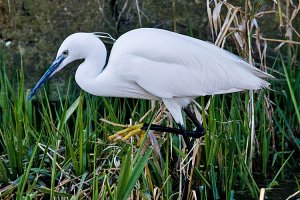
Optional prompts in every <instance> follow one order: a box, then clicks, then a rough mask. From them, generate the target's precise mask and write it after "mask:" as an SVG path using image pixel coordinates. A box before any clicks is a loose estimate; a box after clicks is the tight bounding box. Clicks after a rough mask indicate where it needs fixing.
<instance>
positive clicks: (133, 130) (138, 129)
mask: <svg viewBox="0 0 300 200" xmlns="http://www.w3.org/2000/svg"><path fill="white" fill-rule="evenodd" d="M142 127H143V124H142V123H141V124H137V125H133V126H130V127H128V128H126V129H124V130H121V131H118V132H117V133H116V134H114V135H111V136H109V137H108V140H109V141H116V140H120V139H121V140H122V141H123V142H124V141H126V140H128V139H129V138H130V137H131V136H134V135H137V134H138V133H141V140H140V141H139V143H138V145H140V143H141V141H143V139H144V137H145V131H144V130H142Z"/></svg>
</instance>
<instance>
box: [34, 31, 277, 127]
mask: <svg viewBox="0 0 300 200" xmlns="http://www.w3.org/2000/svg"><path fill="white" fill-rule="evenodd" d="M106 54H107V53H106V48H105V46H104V44H103V43H102V42H101V40H99V39H98V38H97V36H95V35H94V34H92V33H75V34H72V35H70V36H69V37H67V38H66V39H65V41H64V42H63V43H62V45H61V46H60V48H59V50H58V53H57V59H56V61H55V62H56V65H55V66H54V67H55V69H52V70H50V69H49V70H50V72H49V74H50V75H49V77H51V76H52V75H53V74H54V73H55V72H57V71H59V70H60V69H62V68H63V67H64V66H66V65H67V64H68V63H70V62H72V61H73V60H77V59H85V61H84V62H83V63H82V64H81V65H79V67H78V69H77V71H76V76H75V79H76V81H77V83H78V85H79V86H80V87H81V88H82V89H83V90H85V91H87V92H88V93H91V94H93V95H97V96H112V97H130V98H143V99H154V100H162V101H163V102H164V104H165V105H166V107H167V109H168V110H169V112H170V113H171V115H172V116H173V118H174V119H175V121H176V122H177V123H180V124H181V125H183V119H182V115H181V109H182V108H183V107H186V106H187V105H188V104H189V103H190V102H191V100H192V99H193V98H195V97H197V96H204V95H213V94H223V93H231V92H237V91H242V90H257V89H261V88H267V87H269V83H268V82H266V81H265V80H263V79H262V78H268V77H272V76H270V75H269V74H267V73H265V72H263V71H261V70H259V69H256V68H255V67H253V66H251V65H250V64H248V63H247V62H245V61H243V60H242V59H240V58H239V57H237V56H235V55H233V54H231V53H229V52H227V51H225V50H223V49H221V48H219V47H217V46H215V45H213V44H210V43H207V42H204V41H201V40H198V39H195V38H191V37H188V36H185V35H181V34H177V33H173V32H170V31H166V30H161V29H154V28H141V29H135V30H132V31H129V32H127V33H125V34H124V35H122V36H121V37H120V38H118V39H117V40H116V42H115V43H114V45H113V48H112V50H111V54H110V58H109V60H108V63H107V66H106V67H105V68H104V66H105V62H106ZM57 60H58V61H57ZM55 62H54V63H55ZM52 66H53V65H52ZM50 68H51V67H50ZM46 73H47V72H46ZM44 76H45V75H44ZM49 77H45V78H44V79H43V78H42V79H43V80H40V81H39V83H38V84H37V85H36V87H35V88H34V89H33V90H32V92H31V94H30V95H29V98H31V97H32V96H33V95H34V94H35V93H36V92H37V90H38V88H39V87H41V85H42V84H43V83H44V81H45V80H48V78H49Z"/></svg>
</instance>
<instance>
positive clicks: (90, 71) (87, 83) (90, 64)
mask: <svg viewBox="0 0 300 200" xmlns="http://www.w3.org/2000/svg"><path fill="white" fill-rule="evenodd" d="M105 61H106V50H105V52H103V51H102V52H101V53H99V52H98V53H97V54H90V55H89V56H87V57H86V58H85V60H84V62H83V63H81V65H79V66H78V68H77V71H76V74H75V79H76V82H77V84H78V85H79V86H80V87H81V88H82V89H83V90H85V91H87V92H89V93H91V94H94V92H93V90H94V88H95V87H97V86H96V85H95V80H96V78H97V77H98V75H99V74H100V73H101V72H102V70H103V68H104V66H105Z"/></svg>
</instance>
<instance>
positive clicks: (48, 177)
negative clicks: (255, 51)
mask: <svg viewBox="0 0 300 200" xmlns="http://www.w3.org/2000/svg"><path fill="white" fill-rule="evenodd" d="M280 64H282V65H281V66H284V69H285V74H286V75H287V74H289V75H290V76H289V78H287V79H286V81H282V82H280V84H274V87H273V90H275V91H271V90H262V91H258V92H256V93H254V107H255V110H254V114H255V124H256V127H255V131H256V138H255V141H256V143H255V150H254V156H253V157H251V156H250V152H249V151H250V150H251V147H250V145H251V142H250V140H251V135H250V128H249V111H248V102H249V98H250V97H249V93H248V92H243V93H235V94H228V95H218V96H214V97H210V98H208V97H205V98H204V97H203V98H199V99H197V102H198V105H201V106H202V107H205V106H206V103H207V102H208V100H209V101H210V106H209V108H208V109H207V110H206V112H207V114H204V112H201V111H200V110H199V109H197V112H199V113H202V117H203V124H204V126H205V128H206V130H207V133H206V135H205V137H204V138H203V139H202V142H201V143H200V142H198V143H197V144H199V146H198V152H197V154H195V155H197V156H196V157H194V158H195V167H194V175H193V179H192V187H191V189H192V190H194V191H195V194H197V196H198V199H211V198H214V199H233V198H238V195H241V194H242V195H244V194H247V195H249V196H251V197H253V198H257V197H258V195H259V189H260V188H261V187H265V188H269V189H272V188H274V189H273V190H272V193H273V192H276V187H278V186H276V185H279V186H280V184H281V182H284V180H285V179H286V178H289V177H290V176H291V172H293V171H296V170H297V168H298V167H299V158H297V156H296V154H297V153H296V152H298V153H299V145H300V142H299V137H297V134H296V133H295V132H294V130H295V129H296V128H299V123H298V121H297V120H298V116H297V112H293V109H295V108H297V107H296V106H298V105H297V103H298V102H300V101H299V100H300V99H299V95H298V94H297V93H296V90H295V89H294V88H295V87H298V86H296V85H295V84H298V83H299V75H297V74H299V73H298V72H297V73H295V72H291V71H289V70H292V68H291V67H289V66H288V64H287V63H286V62H285V61H284V60H283V59H282V58H280V59H279V60H277V61H276V63H275V65H277V66H278V65H280ZM6 68H7V66H6V62H5V59H4V57H2V58H1V70H0V81H1V88H0V89H1V96H0V114H1V116H0V120H1V125H0V148H1V152H2V153H1V157H0V158H1V159H0V172H1V173H0V174H1V176H0V188H1V192H0V195H1V198H5V199H7V198H8V199H9V198H14V197H16V198H17V199H22V198H26V199H37V198H40V197H44V198H46V199H48V198H51V199H54V198H60V199H82V198H84V197H85V196H86V195H88V196H90V197H91V198H92V199H98V198H100V199H127V198H133V199H134V198H136V197H137V196H139V197H141V198H144V199H151V197H155V198H158V196H160V197H162V198H163V199H170V198H178V197H179V195H180V194H179V192H180V188H182V187H183V184H184V183H183V181H184V176H182V175H180V174H182V173H183V172H184V170H187V167H185V168H183V169H181V168H182V165H183V164H185V163H186V161H185V162H183V163H182V164H180V163H181V162H182V160H183V159H184V158H185V157H186V152H185V151H184V150H182V148H181V147H182V144H180V140H179V138H178V137H177V136H176V135H171V134H163V136H162V137H159V138H157V142H158V144H159V151H155V150H153V148H152V145H151V144H150V143H149V141H144V144H143V145H141V146H140V147H139V146H137V140H136V139H132V140H130V141H128V142H127V143H121V142H120V143H117V144H114V143H111V142H109V141H108V140H107V137H108V135H110V134H112V133H114V132H115V131H117V130H120V129H121V128H120V127H116V126H113V125H110V124H107V123H103V122H102V121H100V119H101V118H104V119H106V120H109V121H112V122H115V123H121V124H126V123H128V119H129V117H130V118H132V120H133V121H139V119H140V118H141V117H142V116H143V115H144V114H145V113H146V112H147V111H148V110H149V109H151V106H150V103H149V102H148V101H145V100H131V99H118V98H103V97H94V96H91V95H88V94H86V93H84V92H81V93H80V94H79V95H74V94H76V92H75V93H74V91H73V90H74V89H69V90H68V94H67V95H66V96H67V99H65V100H60V101H59V102H56V103H55V105H54V106H53V103H51V102H49V101H48V99H47V96H46V94H45V92H44V91H43V90H42V91H41V92H40V93H39V95H38V98H37V99H36V100H33V101H26V100H25V96H26V90H25V88H24V73H23V70H22V67H21V68H20V69H21V70H20V71H19V73H18V74H16V75H15V76H14V79H13V80H9V79H8V77H7V73H6V71H5V69H6ZM297 70H299V67H298V68H297ZM295 74H296V75H295ZM43 93H44V98H41V94H43ZM270 96H272V97H270ZM290 98H292V99H293V102H294V104H291V105H290V104H289V105H288V104H287V102H289V99H290ZM269 99H272V101H274V104H272V103H271V102H270V100H269ZM270 105H271V106H272V108H274V112H273V113H271V114H272V115H271V116H270V108H269V107H268V106H270ZM158 109H159V105H158V104H157V105H156V108H155V109H154V111H153V112H152V113H151V115H149V116H147V117H146V118H145V120H144V121H146V122H151V120H153V119H154V118H155V117H157V115H158V112H157V111H158ZM270 117H271V118H270ZM272 121H274V123H272ZM169 122H170V121H169V120H166V119H165V120H164V121H163V123H164V124H168V123H169ZM186 123H187V125H188V127H190V122H189V121H187V122H186ZM273 137H274V139H275V142H276V143H275V144H274V145H275V146H274V148H273V141H272V138H273ZM287 144H288V147H286V146H287ZM292 151H293V152H295V153H294V154H293V152H292ZM180 169H181V170H180ZM251 170H252V171H251ZM261 176H262V177H269V181H266V182H263V183H262V182H261V181H260V178H259V177H261ZM294 176H295V177H296V178H291V179H293V180H296V181H295V188H291V191H290V192H292V191H296V190H297V183H298V182H297V181H299V174H297V173H296V172H295V175H294ZM268 191H270V190H268Z"/></svg>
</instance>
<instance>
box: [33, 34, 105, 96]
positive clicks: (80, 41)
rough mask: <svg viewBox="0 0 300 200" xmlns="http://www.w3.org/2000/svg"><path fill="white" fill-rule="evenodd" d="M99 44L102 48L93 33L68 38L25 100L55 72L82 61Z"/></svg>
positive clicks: (73, 35)
mask: <svg viewBox="0 0 300 200" xmlns="http://www.w3.org/2000/svg"><path fill="white" fill-rule="evenodd" d="M99 44H100V46H101V45H103V46H104V44H103V43H102V42H101V41H100V40H99V39H98V38H97V36H95V35H94V34H93V33H74V34H72V35H70V36H68V37H67V38H66V39H65V40H64V41H63V43H62V44H61V46H60V47H59V49H58V52H57V55H56V59H55V60H54V61H53V63H52V64H51V65H50V67H49V69H48V70H47V71H46V72H45V73H44V75H43V76H42V77H41V78H40V80H39V81H38V82H37V84H36V85H35V86H34V88H33V89H32V90H31V91H30V93H29V95H28V96H27V100H30V99H31V98H32V97H33V96H34V95H35V94H36V93H37V91H38V90H39V89H40V88H41V87H42V86H43V85H44V83H45V82H46V81H47V80H49V79H50V78H51V77H52V76H53V75H54V74H55V73H56V72H58V71H59V70H61V69H62V68H64V67H65V66H66V65H68V64H69V63H71V62H72V61H74V60H78V59H84V58H86V57H87V56H88V55H91V49H93V50H95V48H92V47H93V46H95V47H97V46H99Z"/></svg>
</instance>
